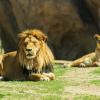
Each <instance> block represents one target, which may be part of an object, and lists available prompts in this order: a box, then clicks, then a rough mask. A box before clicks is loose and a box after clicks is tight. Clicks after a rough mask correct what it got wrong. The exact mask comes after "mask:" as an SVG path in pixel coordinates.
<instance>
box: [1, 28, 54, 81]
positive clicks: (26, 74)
mask: <svg viewBox="0 0 100 100" xmlns="http://www.w3.org/2000/svg"><path fill="white" fill-rule="evenodd" d="M19 38H20V41H19V45H18V50H17V51H14V52H9V53H6V54H3V55H0V75H1V76H2V77H3V79H6V80H31V81H32V80H33V81H39V80H53V79H54V78H55V75H54V74H53V60H54V57H53V54H52V52H51V50H50V49H49V48H48V46H47V45H46V43H45V41H44V39H45V35H44V34H43V33H42V32H41V31H39V30H36V29H35V30H28V31H25V32H22V33H20V34H19ZM26 43H27V44H26Z"/></svg>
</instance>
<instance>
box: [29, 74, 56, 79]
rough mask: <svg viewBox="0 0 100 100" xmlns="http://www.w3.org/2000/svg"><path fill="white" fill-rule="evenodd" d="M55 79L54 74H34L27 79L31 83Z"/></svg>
mask: <svg viewBox="0 0 100 100" xmlns="http://www.w3.org/2000/svg"><path fill="white" fill-rule="evenodd" d="M54 79H55V75H54V74H53V73H43V74H38V73H32V74H31V75H29V76H28V77H27V80H29V81H49V80H54Z"/></svg>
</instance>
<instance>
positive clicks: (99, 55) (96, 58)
mask: <svg viewBox="0 0 100 100" xmlns="http://www.w3.org/2000/svg"><path fill="white" fill-rule="evenodd" d="M94 38H95V39H96V44H97V46H96V49H95V52H92V53H90V54H87V55H85V56H83V57H81V58H79V59H77V60H75V61H73V62H71V63H70V64H68V66H72V67H93V66H95V67H98V66H100V35H98V34H96V35H95V36H94Z"/></svg>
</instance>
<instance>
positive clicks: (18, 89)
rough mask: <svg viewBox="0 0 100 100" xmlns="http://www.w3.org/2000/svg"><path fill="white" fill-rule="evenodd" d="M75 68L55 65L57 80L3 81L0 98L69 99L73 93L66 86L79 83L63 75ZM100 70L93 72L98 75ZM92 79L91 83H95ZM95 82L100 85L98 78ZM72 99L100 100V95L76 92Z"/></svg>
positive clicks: (8, 99)
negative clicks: (66, 90) (65, 90)
mask: <svg viewBox="0 0 100 100" xmlns="http://www.w3.org/2000/svg"><path fill="white" fill-rule="evenodd" d="M73 70H77V68H62V67H61V66H60V65H55V75H56V80H54V81H49V82H45V81H44V82H43V81H41V82H40V81H39V82H32V81H24V82H20V81H8V82H4V81H1V82H0V100H69V99H67V98H68V97H71V96H72V95H73V94H71V93H70V92H68V93H67V92H65V93H64V89H65V87H68V86H77V85H79V83H78V82H77V80H76V81H74V82H73V81H72V80H70V79H69V80H64V78H62V76H64V75H65V74H66V73H70V72H71V71H73ZM87 70H88V69H87ZM99 71H100V70H99V68H97V69H96V70H95V71H93V72H91V74H92V75H95V77H97V76H99V75H100V73H99ZM75 77H76V76H75ZM92 81H94V79H93V80H92ZM92 81H91V82H90V84H94V82H92ZM95 83H96V85H97V84H98V85H100V81H99V82H98V80H95ZM62 97H63V99H62ZM72 100H100V97H99V96H95V95H90V94H74V97H73V99H72Z"/></svg>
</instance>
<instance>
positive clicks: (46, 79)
mask: <svg viewBox="0 0 100 100" xmlns="http://www.w3.org/2000/svg"><path fill="white" fill-rule="evenodd" d="M40 81H50V79H49V77H42V78H40Z"/></svg>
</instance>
